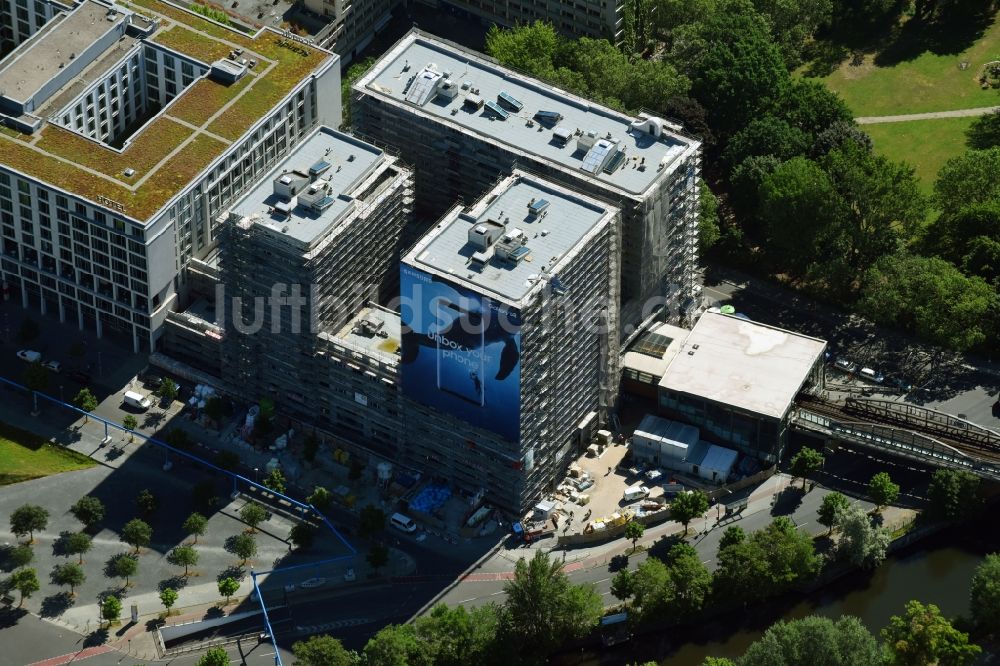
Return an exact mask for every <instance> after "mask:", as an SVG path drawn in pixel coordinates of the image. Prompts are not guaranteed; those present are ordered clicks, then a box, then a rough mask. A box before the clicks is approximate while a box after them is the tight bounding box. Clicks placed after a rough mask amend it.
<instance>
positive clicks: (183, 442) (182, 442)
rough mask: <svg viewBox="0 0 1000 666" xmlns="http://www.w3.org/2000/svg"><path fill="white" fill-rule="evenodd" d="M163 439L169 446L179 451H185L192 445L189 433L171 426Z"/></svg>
mask: <svg viewBox="0 0 1000 666" xmlns="http://www.w3.org/2000/svg"><path fill="white" fill-rule="evenodd" d="M163 440H164V441H165V442H166V443H167V444H169V445H170V446H172V447H174V448H175V449H178V450H180V451H187V450H188V449H190V448H191V446H192V442H191V437H190V435H188V434H187V432H186V431H184V430H181V429H180V428H171V429H170V430H169V431H168V432H167V434H166V435H165V436H164V438H163Z"/></svg>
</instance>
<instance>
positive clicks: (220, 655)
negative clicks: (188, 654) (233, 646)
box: [196, 647, 229, 666]
mask: <svg viewBox="0 0 1000 666" xmlns="http://www.w3.org/2000/svg"><path fill="white" fill-rule="evenodd" d="M196 666H229V654H228V653H227V652H226V650H225V648H220V647H214V648H209V649H208V651H207V652H206V653H205V654H203V655H202V656H201V659H199V660H198V663H197V664H196Z"/></svg>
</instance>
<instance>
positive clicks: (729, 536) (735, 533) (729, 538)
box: [719, 525, 747, 550]
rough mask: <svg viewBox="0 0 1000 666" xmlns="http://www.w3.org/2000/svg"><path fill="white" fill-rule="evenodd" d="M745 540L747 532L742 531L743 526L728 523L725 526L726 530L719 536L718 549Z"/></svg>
mask: <svg viewBox="0 0 1000 666" xmlns="http://www.w3.org/2000/svg"><path fill="white" fill-rule="evenodd" d="M746 540H747V533H746V532H744V531H743V528H742V527H740V526H739V525H730V526H729V527H727V528H726V531H725V532H723V533H722V537H720V538H719V550H722V549H723V548H725V547H726V546H735V545H736V544H738V543H743V542H744V541H746Z"/></svg>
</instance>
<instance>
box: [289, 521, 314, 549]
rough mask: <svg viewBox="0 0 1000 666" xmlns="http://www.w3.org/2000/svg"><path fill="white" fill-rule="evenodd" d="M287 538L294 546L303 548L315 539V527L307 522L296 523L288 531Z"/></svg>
mask: <svg viewBox="0 0 1000 666" xmlns="http://www.w3.org/2000/svg"><path fill="white" fill-rule="evenodd" d="M288 540H289V541H291V542H292V543H293V544H295V547H296V548H299V549H301V550H305V549H306V548H308V547H309V546H311V545H312V544H313V542H314V541H315V540H316V528H315V527H313V526H312V525H310V524H309V523H296V524H295V525H293V526H292V529H291V531H290V532H289V533H288Z"/></svg>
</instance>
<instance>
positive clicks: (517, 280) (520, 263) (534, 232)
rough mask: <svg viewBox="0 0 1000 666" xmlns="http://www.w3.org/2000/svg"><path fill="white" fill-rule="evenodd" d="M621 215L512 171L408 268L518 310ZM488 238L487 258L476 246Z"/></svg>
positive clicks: (414, 252) (420, 249) (443, 225)
mask: <svg viewBox="0 0 1000 666" xmlns="http://www.w3.org/2000/svg"><path fill="white" fill-rule="evenodd" d="M493 197H495V198H493ZM491 199H492V200H491ZM617 213H618V209H617V208H614V207H611V206H608V205H606V204H603V203H601V202H599V201H597V200H595V199H591V198H588V197H585V196H583V195H581V194H577V193H574V192H572V191H570V190H567V189H565V188H561V187H558V186H556V185H553V184H550V183H547V182H545V181H542V180H539V179H536V178H534V177H531V176H528V175H527V174H524V173H522V172H519V171H515V172H514V175H513V176H511V177H510V178H507V179H505V180H504V181H502V182H501V183H500V184H499V185H498V186H497V187H496V188H495V189H494V190H493V191H492V192H490V193H488V194H487V195H485V196H484V197H483V199H481V200H480V202H478V203H477V204H475V205H474V206H473V208H472V210H471V211H470V212H463V211H460V209H458V208H454V209H452V210H451V211H450V212H449V213H448V214H447V215H445V216H444V218H442V220H441V221H440V222H439V223H438V224H437V226H436V227H434V229H432V230H431V231H430V232H428V233H427V234H426V235H425V236H424V237H423V238H422V239H420V241H419V242H418V243H417V244H416V245H415V246H414V247H413V249H411V250H410V251H409V252H408V253H407V255H406V257H405V259H404V261H405V262H406V263H408V264H410V265H411V266H414V267H416V268H419V269H422V270H425V271H428V272H430V273H435V274H438V275H440V276H442V277H445V278H448V279H449V280H452V281H454V282H457V283H458V284H462V285H467V286H469V287H471V288H472V289H473V290H474V291H478V292H481V293H485V294H487V295H490V296H494V297H499V298H500V299H503V300H506V301H507V302H508V303H511V304H516V303H517V302H518V301H520V300H521V299H522V298H524V297H525V296H527V295H528V294H529V293H530V292H531V291H532V289H534V288H535V286H536V285H539V284H540V282H541V274H542V273H543V272H547V273H549V274H553V273H554V272H555V271H557V270H558V269H559V268H560V266H561V265H562V263H563V261H564V260H565V259H566V258H567V257H568V256H569V255H570V254H571V253H573V251H574V250H575V249H576V248H577V246H578V245H579V244H580V243H581V241H583V240H584V239H585V237H587V236H588V235H589V234H591V233H592V232H595V231H596V230H597V229H599V228H600V227H602V226H603V225H605V224H609V223H610V222H611V221H612V220H613V219H614V216H615V215H616V214H617ZM486 236H490V237H492V238H493V242H492V243H491V244H489V245H488V247H487V248H486V249H485V250H484V249H483V243H480V242H479V241H475V242H474V241H473V238H477V237H480V238H485V237H486ZM477 243H478V244H477Z"/></svg>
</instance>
